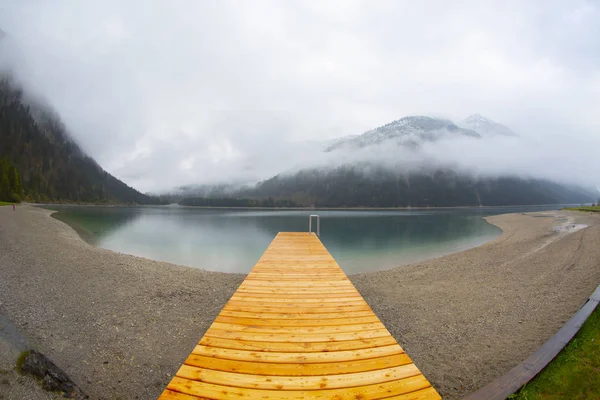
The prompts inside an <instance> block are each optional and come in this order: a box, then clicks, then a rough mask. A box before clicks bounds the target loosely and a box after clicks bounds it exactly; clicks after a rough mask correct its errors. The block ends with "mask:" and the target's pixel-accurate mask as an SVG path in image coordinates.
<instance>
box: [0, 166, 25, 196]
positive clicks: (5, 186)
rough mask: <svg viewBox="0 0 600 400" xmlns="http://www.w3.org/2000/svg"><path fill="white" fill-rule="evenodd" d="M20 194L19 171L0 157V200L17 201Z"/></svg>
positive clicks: (21, 190) (21, 188) (21, 189)
mask: <svg viewBox="0 0 600 400" xmlns="http://www.w3.org/2000/svg"><path fill="white" fill-rule="evenodd" d="M22 195H23V187H22V186H21V177H20V176H19V172H18V171H17V169H16V168H15V166H14V165H12V163H11V162H10V161H8V160H7V159H6V158H0V201H8V202H15V203H18V202H20V201H21V196H22Z"/></svg>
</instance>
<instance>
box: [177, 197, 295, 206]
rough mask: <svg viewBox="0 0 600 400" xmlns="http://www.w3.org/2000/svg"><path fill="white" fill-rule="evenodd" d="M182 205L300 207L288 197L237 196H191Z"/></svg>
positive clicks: (181, 202) (182, 201)
mask: <svg viewBox="0 0 600 400" xmlns="http://www.w3.org/2000/svg"><path fill="white" fill-rule="evenodd" d="M179 204H180V205H182V206H196V207H245V208H254V207H263V208H268V207H298V206H299V205H298V204H296V203H294V202H293V201H291V200H287V199H278V200H276V199H273V198H272V197H269V198H267V199H236V198H210V197H191V198H186V199H183V200H181V201H180V202H179Z"/></svg>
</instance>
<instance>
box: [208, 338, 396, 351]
mask: <svg viewBox="0 0 600 400" xmlns="http://www.w3.org/2000/svg"><path fill="white" fill-rule="evenodd" d="M199 344H200V345H206V346H212V347H218V348H225V349H239V350H255V351H264V352H269V351H275V352H305V353H311V352H330V351H344V350H360V349H368V348H375V347H380V346H389V345H392V344H396V341H395V340H394V338H393V337H392V336H384V337H380V338H373V339H362V340H344V341H342V342H312V343H308V342H305V343H297V342H295V343H276V342H275V343H274V342H255V341H252V340H239V339H224V338H211V337H207V336H204V337H203V338H202V340H200V343H199Z"/></svg>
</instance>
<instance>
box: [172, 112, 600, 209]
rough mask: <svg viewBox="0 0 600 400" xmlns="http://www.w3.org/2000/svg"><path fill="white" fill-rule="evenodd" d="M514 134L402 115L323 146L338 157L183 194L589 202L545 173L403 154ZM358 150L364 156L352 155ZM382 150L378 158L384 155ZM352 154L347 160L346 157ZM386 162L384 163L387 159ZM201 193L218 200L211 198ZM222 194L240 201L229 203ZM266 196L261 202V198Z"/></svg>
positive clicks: (317, 202)
mask: <svg viewBox="0 0 600 400" xmlns="http://www.w3.org/2000/svg"><path fill="white" fill-rule="evenodd" d="M494 136H510V137H514V138H516V139H517V140H518V135H517V134H516V133H514V132H513V131H512V130H510V128H508V127H506V126H504V125H502V124H499V123H497V122H494V121H492V120H490V119H488V118H485V117H483V116H481V115H479V114H473V115H471V116H469V117H467V118H466V119H465V120H463V121H461V122H460V123H459V124H455V123H454V122H452V121H449V120H447V119H441V118H432V117H427V116H409V117H404V118H401V119H398V120H396V121H392V122H390V123H388V124H386V125H383V126H381V127H379V128H376V129H373V130H370V131H367V132H365V133H363V134H362V135H355V136H347V137H344V138H340V139H338V140H336V141H334V142H333V143H332V144H330V145H328V146H327V147H326V148H325V149H324V152H325V154H327V155H331V157H335V156H336V154H337V153H338V152H343V153H342V154H343V155H348V157H345V158H343V159H342V163H341V164H335V163H333V164H331V165H329V166H325V167H317V166H314V167H311V166H308V167H305V168H304V169H301V170H299V171H297V172H293V173H291V172H287V173H281V174H278V175H275V176H273V177H271V178H269V179H267V180H265V181H263V182H259V183H258V184H257V185H256V186H255V187H253V188H247V189H243V190H238V191H237V192H231V191H230V192H229V193H228V194H227V193H224V192H222V191H221V192H215V193H214V194H215V196H213V194H211V193H208V192H205V194H204V195H203V196H202V197H200V198H198V194H195V195H194V197H195V198H194V199H189V200H184V201H183V204H187V205H206V204H220V205H228V204H229V205H231V206H237V205H238V204H245V205H251V206H258V205H260V204H274V205H277V204H290V205H294V206H304V207H441V206H444V207H455V206H501V205H532V204H567V203H581V202H591V201H594V198H595V196H596V194H595V193H592V192H591V191H589V190H587V189H584V188H581V187H577V186H575V185H565V184H561V183H556V182H552V181H549V180H546V179H534V178H523V177H517V176H496V177H485V176H476V175H473V174H470V173H468V172H465V171H464V170H460V169H457V168H456V167H455V166H452V165H439V163H437V162H436V160H431V159H426V158H425V159H422V161H421V162H420V163H416V164H410V161H406V160H404V158H406V157H407V155H409V154H413V155H414V154H419V152H420V151H421V149H422V147H423V146H424V145H426V144H431V145H434V144H435V143H436V142H438V141H442V140H450V141H452V140H456V139H467V140H483V139H486V138H490V137H494ZM365 150H369V152H367V153H366V155H367V156H369V157H372V158H371V159H364V158H355V159H353V157H352V154H360V153H361V152H364V151H365ZM384 155H385V162H384V161H383V158H384ZM352 160H354V161H352ZM390 161H391V162H390ZM206 198H214V199H218V201H216V202H210V201H207V200H206ZM227 198H229V199H238V200H243V201H236V202H228V201H227ZM265 199H268V202H266V203H265V202H264V200H265Z"/></svg>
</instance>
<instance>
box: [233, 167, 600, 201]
mask: <svg viewBox="0 0 600 400" xmlns="http://www.w3.org/2000/svg"><path fill="white" fill-rule="evenodd" d="M243 196H244V197H249V198H267V197H273V198H276V199H289V200H288V201H290V202H292V203H294V204H297V205H299V206H305V207H331V208H335V207H389V208H393V207H456V206H481V205H483V206H503V205H528V204H569V203H570V204H573V203H576V204H579V203H581V202H590V201H594V194H592V193H591V192H590V191H588V190H585V189H582V188H579V187H575V186H570V185H564V184H558V183H555V182H550V181H546V180H539V179H522V178H518V177H499V178H482V177H480V178H477V177H473V176H469V175H467V174H460V173H457V172H455V171H453V170H451V169H432V170H430V171H425V170H422V171H413V172H406V171H404V172H402V171H397V172H396V171H391V170H390V169H385V168H381V167H376V166H373V165H356V166H344V167H340V168H336V169H329V170H304V171H301V172H299V173H296V174H294V175H285V176H276V177H273V178H271V179H269V180H267V181H264V182H262V183H261V184H259V185H258V186H257V187H256V188H255V189H253V190H252V191H247V192H245V193H243Z"/></svg>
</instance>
